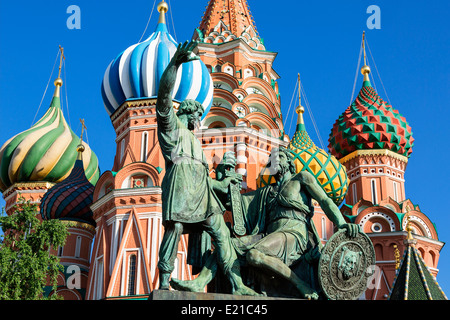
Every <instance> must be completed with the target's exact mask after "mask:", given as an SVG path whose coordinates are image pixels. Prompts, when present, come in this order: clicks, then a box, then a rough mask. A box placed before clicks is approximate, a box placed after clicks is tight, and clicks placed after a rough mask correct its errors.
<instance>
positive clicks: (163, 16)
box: [157, 0, 169, 24]
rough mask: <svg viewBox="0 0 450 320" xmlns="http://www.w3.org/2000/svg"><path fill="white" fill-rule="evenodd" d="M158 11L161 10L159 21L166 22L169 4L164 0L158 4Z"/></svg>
mask: <svg viewBox="0 0 450 320" xmlns="http://www.w3.org/2000/svg"><path fill="white" fill-rule="evenodd" d="M157 8H158V12H159V20H158V23H164V24H165V23H166V13H167V12H168V11H169V5H168V4H167V3H166V2H165V1H164V0H162V1H161V2H160V3H159V4H158V7H157Z"/></svg>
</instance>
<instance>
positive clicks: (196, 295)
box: [148, 290, 300, 301]
mask: <svg viewBox="0 0 450 320" xmlns="http://www.w3.org/2000/svg"><path fill="white" fill-rule="evenodd" d="M148 300H158V301H160V300H190V301H208V300H216V301H221V300H233V301H255V300H258V301H261V300H300V299H292V298H276V297H253V296H238V295H233V294H225V293H204V292H187V291H176V290H153V291H152V292H151V293H150V296H149V298H148Z"/></svg>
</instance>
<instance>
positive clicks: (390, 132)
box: [328, 81, 414, 159]
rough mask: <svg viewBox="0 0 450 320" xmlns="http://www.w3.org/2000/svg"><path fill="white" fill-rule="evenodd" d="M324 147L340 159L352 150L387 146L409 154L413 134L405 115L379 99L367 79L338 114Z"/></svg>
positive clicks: (412, 144)
mask: <svg viewBox="0 0 450 320" xmlns="http://www.w3.org/2000/svg"><path fill="white" fill-rule="evenodd" d="M328 141H329V145H328V149H329V151H330V153H331V154H332V155H334V156H335V157H336V158H338V159H341V158H343V157H345V156H346V155H348V154H350V153H352V152H354V151H356V150H370V149H387V150H390V151H393V152H395V153H398V154H400V155H402V156H405V157H408V158H409V157H410V155H411V153H412V147H413V146H414V138H413V137H412V132H411V127H410V126H409V125H408V122H406V119H405V118H404V117H403V116H402V115H401V114H400V113H399V112H398V111H397V110H395V109H394V108H392V106H391V105H389V104H388V103H387V102H385V101H383V100H382V99H381V98H380V96H379V95H378V94H377V92H376V91H375V90H374V88H372V86H371V84H370V82H369V81H364V83H363V87H362V89H361V91H360V92H359V94H358V96H357V98H356V99H355V101H354V102H353V103H352V104H351V105H350V106H349V107H348V108H347V109H346V110H345V112H344V113H343V114H341V115H340V116H339V118H338V119H337V120H336V122H335V123H334V125H333V129H332V130H331V133H330V137H329V140H328Z"/></svg>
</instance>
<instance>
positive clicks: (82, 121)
mask: <svg viewBox="0 0 450 320" xmlns="http://www.w3.org/2000/svg"><path fill="white" fill-rule="evenodd" d="M80 122H81V140H83V132H84V130H87V128H86V125H85V124H84V119H80Z"/></svg>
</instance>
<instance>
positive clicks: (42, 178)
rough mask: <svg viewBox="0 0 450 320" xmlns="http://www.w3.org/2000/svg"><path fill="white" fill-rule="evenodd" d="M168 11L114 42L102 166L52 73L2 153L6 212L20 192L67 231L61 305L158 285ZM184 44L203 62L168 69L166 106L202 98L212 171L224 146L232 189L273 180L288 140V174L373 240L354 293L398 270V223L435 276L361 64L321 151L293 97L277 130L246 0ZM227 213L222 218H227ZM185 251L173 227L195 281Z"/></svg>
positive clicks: (392, 113) (425, 228)
mask: <svg viewBox="0 0 450 320" xmlns="http://www.w3.org/2000/svg"><path fill="white" fill-rule="evenodd" d="M255 5H257V4H256V3H255ZM168 9H169V7H168V5H167V4H166V3H165V2H164V1H162V2H161V3H160V4H159V5H158V11H159V14H160V17H159V21H158V24H157V25H156V26H155V31H154V33H152V34H151V35H150V37H148V39H146V40H144V41H142V42H139V43H137V44H134V45H132V46H130V47H128V48H124V51H123V52H122V53H120V54H119V55H118V56H117V57H116V58H114V59H113V60H112V62H111V64H110V65H109V66H107V67H106V71H105V74H104V78H103V83H102V85H101V93H100V94H101V95H102V98H103V101H104V105H105V109H106V111H107V114H108V115H109V117H110V119H111V123H112V125H113V127H114V130H115V133H116V138H115V141H116V153H115V158H114V164H113V167H112V168H111V169H110V170H107V171H105V172H102V173H101V174H100V172H99V169H98V160H97V156H96V155H95V153H94V152H93V151H91V149H90V148H89V146H88V145H87V144H86V143H84V142H83V141H82V137H81V138H78V137H77V136H76V135H75V134H74V133H73V132H72V130H71V129H70V127H69V126H68V125H67V123H66V122H65V120H64V116H63V114H62V111H61V107H60V101H59V90H60V87H61V86H62V85H63V84H62V81H61V79H60V78H59V77H58V79H57V81H55V93H54V96H53V100H52V103H51V106H50V107H49V109H48V111H47V113H46V114H45V115H44V117H43V118H42V119H41V120H40V121H38V122H37V123H36V124H35V125H34V126H33V127H32V128H30V129H29V130H27V131H24V132H22V133H19V134H18V135H16V136H14V137H13V138H11V139H10V140H8V141H6V142H5V143H4V145H3V146H2V147H1V149H0V161H1V163H0V170H1V171H0V190H1V191H2V192H3V197H4V199H5V201H6V211H7V212H8V213H11V212H12V208H13V205H14V204H16V203H17V202H18V201H19V198H20V197H23V198H25V199H26V200H30V201H33V202H36V203H39V204H40V215H41V217H42V219H60V220H62V221H64V222H65V223H66V224H67V225H68V227H69V232H70V235H69V238H68V240H67V243H66V245H65V246H64V248H55V254H56V255H57V256H59V257H60V260H61V263H62V264H63V265H64V267H65V273H64V274H61V279H60V285H59V287H58V290H57V293H58V294H60V295H61V296H63V297H64V299H68V300H83V299H84V300H100V299H106V300H113V299H146V298H148V296H149V295H150V293H151V292H152V291H153V290H155V289H157V288H158V287H159V277H158V268H157V263H158V253H159V244H160V242H161V239H162V235H163V233H164V228H163V226H162V201H164V199H162V191H161V183H162V179H163V177H164V174H165V162H164V159H163V157H162V153H161V148H160V145H159V143H158V136H157V123H156V109H155V105H156V101H157V92H158V86H159V79H160V78H161V76H162V73H163V72H164V70H165V68H166V66H167V65H168V63H169V61H170V58H171V57H172V56H173V54H174V53H175V51H176V48H177V45H178V44H177V42H176V41H175V40H174V38H173V37H172V36H171V34H170V33H169V31H168V28H167V26H166V21H165V15H166V13H167V11H168ZM192 40H196V41H198V47H197V49H196V54H197V55H198V56H199V57H200V60H198V61H193V62H189V63H187V64H184V65H183V67H182V68H180V70H179V71H178V76H177V82H176V85H175V90H174V93H173V106H174V108H175V109H177V108H178V106H179V104H180V103H181V102H182V101H183V100H185V99H194V100H197V101H198V102H200V103H201V104H202V105H203V107H204V109H205V112H204V115H203V118H202V127H201V130H199V131H198V132H197V133H196V135H197V138H198V139H199V140H200V142H201V143H202V147H203V150H204V153H205V155H206V157H207V160H208V165H209V170H210V176H211V177H212V178H215V175H216V173H215V168H216V167H217V165H218V164H219V163H220V161H221V159H222V157H223V155H224V153H225V152H228V151H232V152H234V153H235V155H236V160H237V164H236V172H237V173H239V174H241V175H242V176H243V182H242V192H248V191H252V190H255V189H257V188H259V187H262V186H265V185H267V184H270V183H271V182H272V180H271V179H272V177H271V176H270V174H269V173H267V168H266V164H267V163H268V160H269V155H270V152H271V151H272V149H274V148H278V147H280V146H283V147H286V148H288V149H289V150H290V151H291V153H292V154H293V156H294V158H295V166H296V171H297V172H300V171H302V170H306V171H309V172H310V173H311V174H312V175H313V176H314V177H315V178H316V179H317V181H318V183H319V185H320V186H322V188H323V189H324V191H325V192H326V193H327V195H328V196H329V197H330V198H331V199H332V200H333V201H334V202H335V203H336V204H337V205H339V206H341V212H342V214H343V215H344V217H345V219H346V220H347V221H348V222H352V223H356V224H359V225H360V226H361V228H362V230H363V231H364V232H365V233H366V234H367V235H368V236H369V237H370V239H371V240H372V242H373V244H374V247H375V251H376V266H374V268H375V273H374V276H373V278H372V279H371V283H370V284H368V288H367V290H366V292H365V293H364V294H363V295H362V296H361V297H360V299H370V300H386V299H388V298H389V294H390V291H391V289H392V286H393V283H394V279H395V278H396V274H397V272H398V270H399V265H400V258H399V254H398V252H400V253H403V252H404V251H405V250H407V249H408V245H407V244H405V243H404V240H405V239H406V238H407V236H408V231H407V227H408V228H410V230H412V233H413V234H414V238H415V239H416V243H415V247H416V249H417V252H419V253H420V256H421V258H422V259H423V261H424V263H425V264H426V266H427V267H428V269H429V270H430V272H431V274H432V275H433V276H434V277H435V276H436V275H437V271H438V268H437V265H438V261H439V254H440V251H441V249H442V247H443V245H444V243H442V242H441V241H439V238H438V235H437V232H436V228H435V225H434V224H433V223H432V222H431V221H430V220H429V219H428V218H427V216H426V214H425V213H423V212H421V210H420V207H419V206H418V205H415V204H413V202H412V201H411V200H410V199H409V198H408V197H407V195H406V194H405V171H406V167H407V163H408V159H409V157H410V156H411V153H412V148H413V145H414V139H413V137H412V129H411V127H410V126H409V125H408V123H407V121H406V119H405V118H404V117H403V116H401V114H400V113H399V111H397V110H395V109H394V108H393V107H392V106H391V105H389V104H388V103H387V102H385V101H383V100H382V99H381V98H380V96H379V95H378V93H377V92H376V91H375V90H374V88H372V86H371V83H370V80H369V76H368V75H369V74H370V68H369V67H367V66H366V65H364V67H363V68H362V70H361V72H362V73H363V75H364V81H363V83H362V87H361V90H360V92H359V94H358V96H357V97H356V99H355V101H354V102H353V103H352V104H351V105H350V106H349V107H348V108H347V109H343V113H342V115H341V116H339V118H338V119H337V120H336V122H335V124H334V125H333V127H332V128H331V132H330V136H329V145H328V150H323V149H320V148H318V147H317V146H316V145H315V144H314V142H313V141H312V140H311V139H310V137H309V135H308V132H307V126H306V124H305V122H304V120H303V113H304V108H303V107H302V106H301V101H300V99H299V106H298V107H297V113H298V119H297V127H296V132H295V134H294V135H293V136H292V137H289V136H288V135H287V134H286V132H285V128H284V125H283V123H285V121H284V120H283V115H282V112H281V99H280V91H279V88H278V82H277V80H278V79H279V78H280V76H279V75H278V74H277V72H276V71H275V67H276V62H275V59H276V56H277V54H276V53H275V52H274V51H270V50H269V47H270V44H266V43H264V41H263V40H262V39H261V37H260V36H259V34H258V32H257V29H256V25H255V22H254V20H253V18H252V15H251V13H250V10H249V6H248V3H247V1H246V0H227V1H223V0H221V1H218V0H210V1H209V2H208V5H207V7H206V11H205V13H204V16H203V19H202V21H201V23H200V25H199V26H198V27H197V28H196V29H195V31H194V33H193V36H192ZM112 54H113V53H112ZM299 81H300V79H299ZM299 97H300V94H299ZM225 217H226V219H227V220H228V222H230V223H231V222H232V221H231V218H230V213H226V215H225ZM313 221H314V223H315V225H316V229H317V231H318V233H319V237H320V239H321V240H322V242H323V243H324V244H325V243H326V241H327V239H329V238H330V237H331V235H332V234H333V232H334V231H335V229H334V226H333V224H332V223H331V222H330V221H329V220H328V219H327V218H326V216H325V214H324V213H323V211H322V209H321V208H320V207H319V206H318V204H315V212H314V217H313ZM188 247H189V236H188V235H183V236H182V240H181V241H180V244H179V248H178V254H177V259H176V263H175V271H174V273H173V275H172V276H173V277H175V278H178V279H182V280H189V279H193V278H194V277H195V271H194V270H193V267H192V265H191V264H189V263H188V259H187V252H188ZM400 256H401V255H400ZM73 265H76V266H77V268H78V269H79V272H80V274H81V284H80V285H79V286H78V287H77V288H72V287H70V286H68V285H67V278H68V275H67V272H66V271H67V269H69V268H70V267H71V266H73ZM47 294H53V292H47Z"/></svg>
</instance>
